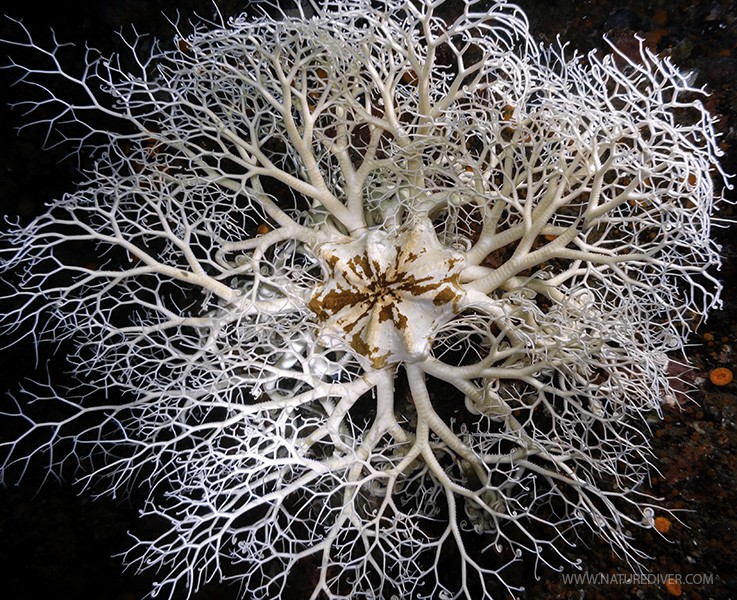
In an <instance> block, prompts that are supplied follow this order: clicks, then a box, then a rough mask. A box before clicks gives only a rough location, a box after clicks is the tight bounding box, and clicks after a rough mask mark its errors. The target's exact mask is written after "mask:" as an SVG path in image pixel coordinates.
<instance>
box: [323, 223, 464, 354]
mask: <svg viewBox="0 0 737 600" xmlns="http://www.w3.org/2000/svg"><path fill="white" fill-rule="evenodd" d="M318 254H319V256H320V258H321V259H322V260H323V261H324V264H325V270H326V272H327V278H326V282H325V283H324V284H323V285H322V286H320V287H319V288H318V289H317V291H316V292H315V294H314V295H313V296H312V299H311V300H310V303H309V307H310V309H311V310H312V311H313V312H314V313H315V314H316V315H317V318H318V320H319V322H320V323H321V325H322V326H323V329H322V332H321V341H322V342H323V343H324V344H326V345H327V346H329V347H331V346H339V345H341V344H347V345H348V346H350V347H351V348H352V349H353V350H354V351H356V352H357V353H358V354H360V355H361V356H363V357H365V358H366V359H368V361H369V362H370V363H371V366H372V367H373V368H375V369H381V368H383V367H384V366H387V365H390V364H396V363H401V362H416V361H418V360H422V359H423V358H425V357H426V356H427V354H428V352H429V350H430V341H431V336H432V333H433V331H434V330H435V329H436V328H437V327H438V326H439V325H440V324H442V323H444V322H445V321H447V320H448V319H450V318H451V317H452V316H453V315H454V314H456V313H457V312H458V310H459V306H460V300H461V299H462V298H463V295H464V291H463V289H462V288H461V286H460V283H459V281H458V275H459V272H460V270H461V269H462V268H463V266H464V259H463V257H462V255H460V254H459V253H457V252H454V251H453V250H449V249H448V248H445V247H444V246H443V245H442V244H441V243H440V242H439V241H438V238H437V236H436V235H435V231H434V229H433V226H432V223H430V221H428V220H423V221H421V222H420V223H419V224H418V225H417V226H416V227H414V228H413V229H409V230H406V231H402V232H400V233H398V234H396V235H390V234H387V233H386V232H385V231H382V230H380V229H374V230H370V231H368V232H367V233H365V234H363V235H362V236H361V237H359V238H358V239H348V241H339V242H332V243H326V244H323V245H322V246H320V248H319V252H318Z"/></svg>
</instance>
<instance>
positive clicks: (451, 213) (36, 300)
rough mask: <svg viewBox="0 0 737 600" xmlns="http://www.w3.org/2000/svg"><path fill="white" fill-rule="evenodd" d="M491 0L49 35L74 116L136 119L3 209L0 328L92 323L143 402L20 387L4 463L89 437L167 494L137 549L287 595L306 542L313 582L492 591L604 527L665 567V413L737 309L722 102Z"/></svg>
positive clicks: (555, 559) (359, 588)
mask: <svg viewBox="0 0 737 600" xmlns="http://www.w3.org/2000/svg"><path fill="white" fill-rule="evenodd" d="M477 6H479V3H477V2H475V1H474V0H466V1H465V2H464V3H463V5H462V10H461V11H460V14H459V15H458V16H457V17H455V16H454V17H449V16H447V15H446V16H442V15H441V13H440V11H441V10H442V9H443V6H442V3H438V2H430V1H429V0H421V1H419V2H413V1H409V0H384V1H381V2H378V3H375V4H373V5H372V4H371V3H369V2H366V1H364V0H346V1H342V2H326V3H323V4H320V5H316V6H314V11H315V12H314V14H313V15H311V16H309V17H308V16H307V15H304V14H302V15H300V16H297V17H295V16H286V15H281V16H279V17H278V18H272V17H268V16H264V17H261V18H257V19H250V18H246V17H243V18H239V19H236V20H234V21H232V22H229V23H228V24H227V25H223V26H222V27H216V28H213V29H206V28H203V29H201V30H198V31H196V32H195V33H194V34H192V35H190V36H187V37H186V39H181V40H179V43H178V44H177V47H176V49H175V50H171V51H160V50H158V49H156V48H154V49H153V50H152V52H151V54H150V55H147V56H145V57H143V56H139V57H138V64H139V66H140V71H139V72H136V73H128V72H125V71H123V70H121V69H120V68H118V66H117V63H116V62H114V61H107V60H92V61H91V62H90V64H89V65H88V68H87V70H86V71H85V73H84V74H83V75H82V76H80V77H74V76H73V75H70V74H67V73H65V72H64V71H63V70H62V68H61V66H60V65H59V64H58V61H57V58H56V51H55V50H53V49H52V50H50V51H46V50H43V49H41V48H37V50H38V52H40V53H42V54H43V55H45V56H46V57H47V58H48V59H49V61H50V64H51V68H50V69H43V70H39V71H36V72H34V71H32V70H26V71H25V72H24V78H25V79H26V80H29V81H32V82H33V81H36V80H37V78H41V80H42V79H43V78H44V77H48V76H49V71H51V72H52V73H57V74H58V75H60V76H63V77H65V78H66V79H67V80H68V81H70V82H72V83H75V84H76V85H77V86H78V87H79V90H80V92H81V94H82V97H83V98H84V100H82V101H75V102H74V103H72V102H65V101H64V100H63V99H58V98H55V97H52V98H50V99H49V100H50V102H55V103H57V104H58V106H60V111H59V118H58V119H52V122H51V123H48V124H49V125H56V124H57V121H58V120H61V119H62V117H64V116H66V115H68V114H71V115H73V117H74V118H75V119H81V122H82V123H84V122H85V121H84V114H85V112H86V111H103V112H104V113H105V114H107V115H108V116H111V117H114V118H116V119H118V120H119V121H120V122H121V123H122V125H121V127H120V129H119V130H118V131H114V132H103V131H99V130H97V129H96V128H95V127H93V126H92V125H90V126H89V129H88V130H87V131H86V132H84V133H83V134H82V135H81V136H80V137H79V141H80V142H82V143H83V145H85V146H87V147H88V149H89V150H90V151H91V152H93V153H94V154H95V156H96V158H97V162H96V164H95V168H94V169H93V170H92V172H90V173H89V174H88V175H87V178H86V180H85V181H84V182H83V183H82V185H81V186H80V188H79V189H78V190H77V191H76V192H75V193H73V194H70V195H68V196H67V197H64V198H62V199H61V200H58V201H56V202H55V203H53V205H52V206H51V207H50V210H49V212H48V213H47V214H46V215H43V216H41V217H39V218H38V219H36V220H35V221H34V222H33V223H31V224H30V225H28V226H27V227H22V228H14V229H10V230H9V231H7V232H6V233H4V234H3V242H4V244H5V246H4V247H3V250H2V256H3V261H4V262H3V268H4V269H5V271H6V272H13V273H16V274H17V275H18V280H17V282H16V283H15V289H14V290H13V294H14V296H15V297H16V298H17V300H16V302H17V305H16V308H15V309H14V310H13V311H11V312H10V313H9V314H8V315H6V318H5V321H4V322H5V324H6V328H7V330H9V331H12V332H15V331H23V330H25V331H28V332H30V333H31V334H32V335H36V336H38V337H40V338H49V337H50V338H52V339H56V340H59V339H66V338H71V339H74V340H75V341H76V343H77V344H78V350H77V353H76V354H75V355H74V356H72V357H71V360H72V362H73V364H74V368H75V371H76V373H77V375H78V376H79V377H80V379H81V380H82V382H83V384H84V385H87V386H91V387H92V388H96V389H100V388H102V389H110V390H115V391H116V392H117V393H120V394H122V395H123V400H122V401H121V402H117V403H100V402H95V400H94V398H92V397H90V396H89V394H85V393H84V392H82V393H81V394H80V395H79V396H78V397H70V396H67V395H65V396H64V397H62V396H61V395H59V394H58V393H57V392H55V391H53V389H52V388H49V389H50V390H52V391H50V392H49V395H48V397H46V398H43V397H42V398H38V399H37V400H45V401H48V402H54V403H58V404H60V405H62V406H63V407H64V408H65V409H66V410H68V411H71V413H70V414H69V415H67V416H65V417H63V418H62V419H60V420H58V421H47V420H44V419H43V418H40V419H36V418H34V416H33V414H32V410H31V411H30V412H29V410H28V409H25V408H23V407H21V406H20V402H19V405H18V409H17V415H16V416H17V417H18V418H20V419H23V420H24V421H25V422H26V423H27V424H28V431H27V433H25V434H22V435H21V437H20V438H18V439H16V440H13V441H12V442H9V443H7V444H5V445H4V446H3V447H4V448H5V450H6V451H7V458H6V461H5V469H6V470H12V469H13V468H17V467H19V466H20V468H23V467H24V466H25V464H26V463H27V461H29V460H30V458H31V456H34V455H37V454H38V453H40V452H48V455H49V457H50V458H49V461H50V463H51V464H52V467H53V466H56V465H57V464H58V462H59V461H60V460H64V458H59V457H57V455H56V454H55V451H56V450H55V449H56V448H59V447H64V444H65V443H69V442H71V447H72V449H73V455H74V458H75V459H80V460H84V458H85V457H86V456H88V455H91V456H93V457H94V460H93V462H92V465H93V466H92V467H91V468H90V469H89V471H88V473H86V474H85V477H89V478H91V479H94V480H97V481H98V482H99V483H98V484H97V485H100V486H103V488H104V489H106V490H107V491H109V492H110V493H118V492H119V490H125V489H126V488H127V486H130V485H134V484H135V485H138V486H141V485H143V486H145V487H147V488H148V489H149V490H150V496H149V500H148V503H147V505H146V507H145V510H144V513H145V514H148V515H151V516H153V517H156V518H157V519H159V520H160V521H161V522H162V523H163V525H162V528H161V531H162V532H163V533H161V534H160V535H159V536H158V537H155V538H154V539H140V540H137V543H136V545H135V547H134V548H133V549H132V550H131V553H130V554H129V556H128V560H129V562H131V563H133V564H136V565H139V566H140V567H142V568H144V567H145V568H154V569H157V570H158V571H159V572H160V573H162V574H163V575H162V580H161V582H160V583H159V584H157V587H156V589H155V591H156V592H159V591H161V592H162V593H166V592H169V593H170V594H174V593H175V590H178V589H179V587H181V588H183V589H184V590H185V591H186V592H187V593H191V592H193V591H194V590H196V589H197V588H198V587H199V586H200V585H201V584H202V583H203V582H205V581H208V580H210V579H213V578H233V579H236V580H239V581H240V582H241V583H242V585H243V586H244V587H245V588H246V589H248V590H249V594H250V595H251V596H252V597H255V598H277V597H279V596H281V595H283V594H284V590H285V589H287V588H288V587H289V586H290V585H296V583H295V581H294V579H295V577H296V575H295V574H296V573H298V572H299V569H300V568H301V566H302V565H303V564H304V563H307V565H308V566H309V567H310V568H314V571H315V573H316V574H317V575H316V577H315V580H314V581H313V582H312V587H311V590H310V593H311V594H312V596H311V597H312V598H319V597H325V596H327V597H329V598H347V597H350V598H376V597H380V598H390V597H391V596H392V595H397V596H399V597H413V598H414V597H418V598H419V597H432V598H440V597H465V598H486V597H491V596H492V595H493V594H494V592H495V591H496V590H498V589H504V586H511V585H514V582H513V581H511V580H510V579H509V578H508V575H507V568H508V567H509V565H510V564H512V563H514V562H516V561H518V560H533V561H535V565H536V568H537V565H540V564H543V563H544V564H548V565H551V566H552V567H554V568H558V567H560V566H562V565H566V564H567V563H570V562H572V561H571V559H570V558H569V557H568V554H567V549H568V547H569V545H570V544H572V543H575V542H576V540H577V539H578V536H579V532H580V531H581V530H582V529H584V530H585V529H586V528H588V529H591V530H593V531H595V532H596V533H597V534H598V535H599V536H600V537H601V538H602V539H603V540H604V541H606V542H607V543H609V544H611V546H612V547H613V548H614V549H615V550H616V551H618V552H620V553H621V554H622V555H623V556H625V557H626V558H627V559H628V560H630V561H631V562H633V563H636V562H637V560H638V558H639V554H638V552H637V550H636V548H634V547H633V546H632V545H631V543H630V539H629V533H628V530H629V528H630V527H632V526H637V525H644V526H647V525H649V524H650V523H651V521H652V518H651V517H652V510H653V507H652V501H651V500H650V499H649V498H648V497H647V496H645V495H643V494H641V493H640V492H639V491H638V488H639V486H640V485H641V483H642V481H643V480H644V478H646V476H647V472H648V467H649V453H648V445H647V438H646V435H645V433H643V431H641V428H640V421H641V417H642V416H643V415H644V414H645V413H647V412H649V411H653V410H655V411H657V410H658V407H659V403H660V401H661V399H662V398H664V397H667V396H668V395H669V394H670V392H671V390H670V383H669V381H668V377H667V365H668V357H667V353H669V352H673V351H677V350H679V349H680V348H682V347H683V341H682V340H683V338H684V335H685V331H686V330H687V328H688V327H689V326H690V324H691V322H690V321H691V319H692V316H693V315H694V314H695V315H698V316H701V315H704V314H705V313H706V312H707V311H708V310H709V309H710V308H711V307H713V306H714V305H716V304H717V303H718V294H719V284H718V283H717V282H716V280H715V279H714V278H713V276H712V275H711V274H710V272H709V269H711V268H713V267H716V266H717V265H718V263H719V259H718V256H717V253H716V250H717V248H716V246H715V244H714V243H713V242H712V240H711V239H710V237H709V223H710V216H711V213H712V210H713V206H714V201H715V193H714V184H713V182H712V178H711V171H712V170H716V172H719V171H718V169H719V167H718V162H717V158H718V150H717V147H716V143H715V137H714V133H713V131H712V126H711V121H710V118H709V116H708V114H707V113H706V112H705V110H704V108H703V107H702V105H701V104H700V102H699V101H698V99H697V98H696V97H695V95H697V94H698V90H694V89H692V88H691V87H690V86H689V84H688V82H687V81H686V79H685V78H684V77H682V76H681V75H680V74H679V72H678V71H677V70H676V69H675V68H674V67H672V66H671V65H670V64H669V63H668V62H666V61H662V60H660V59H658V58H657V57H655V56H653V55H652V54H651V53H649V52H648V51H647V50H646V49H644V48H641V50H640V57H639V59H640V60H639V61H637V62H636V61H634V60H631V59H628V58H627V57H625V56H624V55H621V54H618V53H617V52H616V50H613V52H614V54H613V55H612V56H607V57H603V58H600V57H597V56H596V55H590V56H587V57H581V56H577V55H574V56H566V52H565V50H564V49H563V48H554V49H543V48H538V47H537V46H536V45H535V44H534V43H533V42H532V39H531V37H530V34H529V32H528V29H527V25H526V21H525V18H524V15H523V14H522V13H521V11H520V10H519V9H518V8H517V7H515V6H513V5H511V4H507V3H505V2H498V3H495V4H493V5H492V6H491V7H490V8H489V9H487V10H481V9H478V8H477ZM22 44H23V45H30V46H34V44H33V42H32V40H31V39H30V38H29V39H28V40H27V41H25V42H23V43H22ZM132 50H133V51H134V53H135V52H140V50H139V49H138V48H137V47H136V45H135V44H132ZM30 108H31V109H33V108H34V106H30ZM80 247H84V248H89V249H91V251H93V252H95V255H96V256H98V257H100V260H99V263H97V264H89V263H86V262H85V263H81V262H80V261H77V260H76V259H75V253H76V252H77V251H78V250H79V248H80ZM44 433H46V434H47V435H48V439H47V441H46V442H42V443H41V444H40V445H39V444H38V440H39V438H40V436H42V435H43V434H44ZM26 442H30V443H33V444H34V446H33V449H32V450H31V451H29V450H28V447H27V444H26ZM226 564H227V566H226ZM441 565H443V569H442V570H441V567H440V566H441ZM450 572H455V575H454V576H448V573H450ZM177 593H178V592H177Z"/></svg>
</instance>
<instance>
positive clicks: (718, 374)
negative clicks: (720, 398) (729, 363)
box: [709, 367, 732, 387]
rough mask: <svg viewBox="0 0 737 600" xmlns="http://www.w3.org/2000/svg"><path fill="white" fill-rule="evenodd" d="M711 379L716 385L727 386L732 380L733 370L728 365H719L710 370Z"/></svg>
mask: <svg viewBox="0 0 737 600" xmlns="http://www.w3.org/2000/svg"><path fill="white" fill-rule="evenodd" d="M709 381H711V382H712V383H713V384H714V385H718V386H720V387H721V386H725V385H729V384H730V383H731V382H732V371H731V370H729V369H728V368H727V367H717V368H716V369H712V370H711V371H710V372H709Z"/></svg>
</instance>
